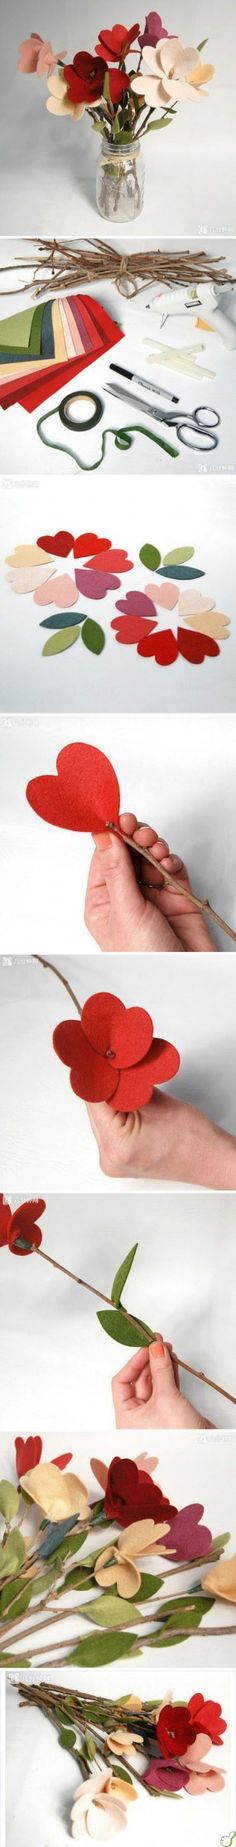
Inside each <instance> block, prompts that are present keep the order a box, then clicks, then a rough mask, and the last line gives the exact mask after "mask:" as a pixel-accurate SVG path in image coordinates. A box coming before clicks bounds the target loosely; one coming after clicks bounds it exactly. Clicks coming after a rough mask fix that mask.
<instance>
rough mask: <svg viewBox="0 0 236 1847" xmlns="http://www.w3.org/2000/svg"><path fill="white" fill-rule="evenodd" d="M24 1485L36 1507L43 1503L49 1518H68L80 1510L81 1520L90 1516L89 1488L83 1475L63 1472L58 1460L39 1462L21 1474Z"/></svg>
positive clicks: (43, 1509)
mask: <svg viewBox="0 0 236 1847" xmlns="http://www.w3.org/2000/svg"><path fill="white" fill-rule="evenodd" d="M20 1485H21V1488H25V1492H26V1494H29V1496H30V1500H31V1501H34V1502H35V1505H36V1507H41V1508H42V1512H43V1513H44V1514H45V1515H46V1518H47V1519H48V1520H56V1521H57V1520H65V1519H67V1518H70V1514H77V1515H78V1519H80V1520H86V1521H87V1520H89V1518H90V1509H89V1505H88V1496H87V1490H86V1488H84V1484H83V1482H82V1481H80V1480H79V1476H77V1475H73V1474H72V1473H71V1474H70V1471H68V1475H62V1473H61V1469H58V1468H57V1466H56V1463H54V1462H42V1463H39V1464H38V1466H37V1467H36V1468H35V1469H29V1470H28V1472H27V1474H26V1475H22V1476H21V1483H20Z"/></svg>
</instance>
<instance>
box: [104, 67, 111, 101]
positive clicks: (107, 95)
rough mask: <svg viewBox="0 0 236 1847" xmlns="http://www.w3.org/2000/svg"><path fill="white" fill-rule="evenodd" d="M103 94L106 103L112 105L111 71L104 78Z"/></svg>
mask: <svg viewBox="0 0 236 1847" xmlns="http://www.w3.org/2000/svg"><path fill="white" fill-rule="evenodd" d="M102 94H103V96H104V97H105V103H110V100H111V98H110V79H109V71H106V76H105V77H104V84H103V92H102Z"/></svg>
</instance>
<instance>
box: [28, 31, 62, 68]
mask: <svg viewBox="0 0 236 1847" xmlns="http://www.w3.org/2000/svg"><path fill="white" fill-rule="evenodd" d="M65 57H66V52H65V51H58V52H56V51H53V49H52V45H51V40H50V39H46V38H40V35H39V33H38V32H31V35H30V38H25V39H22V41H21V45H19V60H18V65H17V69H18V71H24V72H25V74H26V75H29V76H31V74H32V71H36V73H37V77H47V76H48V75H50V74H51V72H52V71H54V70H55V67H56V65H57V64H58V61H59V59H60V58H65Z"/></svg>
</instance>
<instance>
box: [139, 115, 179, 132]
mask: <svg viewBox="0 0 236 1847" xmlns="http://www.w3.org/2000/svg"><path fill="white" fill-rule="evenodd" d="M172 121H173V116H172V115H161V116H160V120H159V122H158V121H156V122H148V125H147V128H146V129H145V134H146V135H150V132H151V130H152V129H153V128H169V127H170V122H172Z"/></svg>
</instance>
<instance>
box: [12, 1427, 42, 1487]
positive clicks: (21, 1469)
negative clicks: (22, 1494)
mask: <svg viewBox="0 0 236 1847" xmlns="http://www.w3.org/2000/svg"><path fill="white" fill-rule="evenodd" d="M42 1448H43V1444H42V1437H26V1439H24V1437H16V1438H15V1452H16V1473H17V1477H18V1481H21V1476H22V1475H26V1474H27V1470H28V1469H36V1468H37V1465H38V1462H40V1457H41V1455H42Z"/></svg>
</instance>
